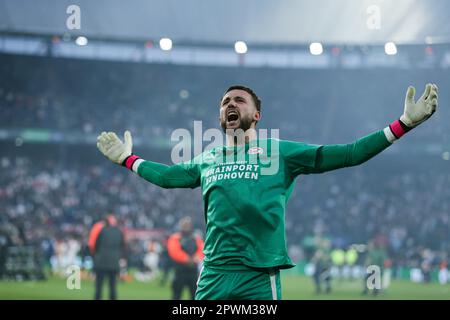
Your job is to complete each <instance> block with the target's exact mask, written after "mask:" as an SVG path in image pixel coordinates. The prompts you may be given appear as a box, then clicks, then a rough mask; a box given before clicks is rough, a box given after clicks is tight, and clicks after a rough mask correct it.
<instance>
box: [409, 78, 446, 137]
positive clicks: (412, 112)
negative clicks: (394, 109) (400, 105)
mask: <svg viewBox="0 0 450 320" xmlns="http://www.w3.org/2000/svg"><path fill="white" fill-rule="evenodd" d="M415 91H416V89H415V88H414V87H411V86H410V87H408V91H407V92H406V98H405V110H404V112H403V115H402V116H401V117H400V121H401V122H403V123H404V124H405V125H406V126H408V127H409V128H411V129H412V128H414V127H417V126H418V125H419V124H421V123H422V122H424V121H425V120H427V119H428V118H429V117H431V115H432V114H433V113H434V112H435V111H436V108H437V105H438V95H437V91H438V87H437V86H436V85H435V84H431V83H428V84H427V85H426V87H425V92H424V93H423V94H422V96H421V97H420V98H419V100H417V102H414V93H415Z"/></svg>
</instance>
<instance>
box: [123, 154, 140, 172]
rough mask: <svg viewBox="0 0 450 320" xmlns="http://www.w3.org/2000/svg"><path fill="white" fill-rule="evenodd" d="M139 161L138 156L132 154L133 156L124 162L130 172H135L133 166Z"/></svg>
mask: <svg viewBox="0 0 450 320" xmlns="http://www.w3.org/2000/svg"><path fill="white" fill-rule="evenodd" d="M137 159H139V157H138V156H135V155H134V154H132V155H131V156H128V157H127V158H126V159H125V161H124V164H123V165H124V166H125V167H127V168H128V169H130V170H133V164H134V162H135V161H136V160H137Z"/></svg>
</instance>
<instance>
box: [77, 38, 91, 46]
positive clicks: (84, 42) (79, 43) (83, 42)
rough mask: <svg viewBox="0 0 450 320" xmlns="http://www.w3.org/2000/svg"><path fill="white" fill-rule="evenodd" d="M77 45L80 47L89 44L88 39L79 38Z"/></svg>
mask: <svg viewBox="0 0 450 320" xmlns="http://www.w3.org/2000/svg"><path fill="white" fill-rule="evenodd" d="M75 43H76V44H77V45H79V46H85V45H87V44H88V39H87V38H86V37H83V36H79V37H77V39H76V40H75Z"/></svg>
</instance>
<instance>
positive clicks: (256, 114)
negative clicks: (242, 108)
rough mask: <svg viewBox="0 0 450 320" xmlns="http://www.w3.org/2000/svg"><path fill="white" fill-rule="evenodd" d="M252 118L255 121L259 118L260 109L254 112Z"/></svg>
mask: <svg viewBox="0 0 450 320" xmlns="http://www.w3.org/2000/svg"><path fill="white" fill-rule="evenodd" d="M253 120H255V121H259V120H261V112H260V111H256V112H255V114H254V115H253Z"/></svg>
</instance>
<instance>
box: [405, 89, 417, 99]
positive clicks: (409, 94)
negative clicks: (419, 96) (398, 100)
mask: <svg viewBox="0 0 450 320" xmlns="http://www.w3.org/2000/svg"><path fill="white" fill-rule="evenodd" d="M415 94H416V88H414V87H413V86H409V87H408V90H407V91H406V102H409V103H414V95H415Z"/></svg>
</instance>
